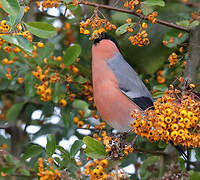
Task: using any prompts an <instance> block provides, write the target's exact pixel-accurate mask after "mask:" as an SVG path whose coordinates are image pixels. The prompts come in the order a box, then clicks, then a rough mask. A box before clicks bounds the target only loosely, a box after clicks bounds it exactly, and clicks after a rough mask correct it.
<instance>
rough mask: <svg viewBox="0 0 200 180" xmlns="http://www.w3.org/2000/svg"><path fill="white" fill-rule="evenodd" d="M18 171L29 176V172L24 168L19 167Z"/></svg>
mask: <svg viewBox="0 0 200 180" xmlns="http://www.w3.org/2000/svg"><path fill="white" fill-rule="evenodd" d="M19 171H20V173H21V174H22V175H24V176H30V172H29V171H28V170H27V169H25V168H20V169H19Z"/></svg>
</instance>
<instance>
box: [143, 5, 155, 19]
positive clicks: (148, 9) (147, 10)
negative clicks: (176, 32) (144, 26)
mask: <svg viewBox="0 0 200 180" xmlns="http://www.w3.org/2000/svg"><path fill="white" fill-rule="evenodd" d="M141 10H142V13H143V14H144V15H145V16H147V15H149V14H150V13H152V12H153V7H152V6H147V5H144V4H141Z"/></svg>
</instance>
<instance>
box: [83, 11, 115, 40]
mask: <svg viewBox="0 0 200 180" xmlns="http://www.w3.org/2000/svg"><path fill="white" fill-rule="evenodd" d="M88 26H90V27H91V31H93V32H92V33H91V32H90V30H89V29H88ZM112 29H116V26H115V25H113V24H111V23H110V22H109V21H108V20H107V19H105V18H103V19H101V18H100V17H99V16H98V15H97V14H96V15H95V17H92V18H90V19H87V20H86V21H85V22H80V33H82V34H86V35H88V34H90V33H91V38H90V39H91V40H93V39H96V38H98V37H99V34H101V33H102V32H106V30H109V31H111V30H112Z"/></svg>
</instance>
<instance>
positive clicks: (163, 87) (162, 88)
mask: <svg viewBox="0 0 200 180" xmlns="http://www.w3.org/2000/svg"><path fill="white" fill-rule="evenodd" d="M153 89H156V90H158V91H166V90H168V87H167V86H165V85H162V84H161V85H160V84H159V85H155V86H153Z"/></svg>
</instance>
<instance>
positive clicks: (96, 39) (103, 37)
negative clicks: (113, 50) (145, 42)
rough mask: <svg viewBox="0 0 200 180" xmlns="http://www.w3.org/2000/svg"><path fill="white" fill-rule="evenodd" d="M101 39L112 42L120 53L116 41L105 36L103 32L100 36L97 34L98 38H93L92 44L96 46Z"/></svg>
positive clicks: (107, 35)
mask: <svg viewBox="0 0 200 180" xmlns="http://www.w3.org/2000/svg"><path fill="white" fill-rule="evenodd" d="M103 39H108V40H110V41H112V42H113V43H115V45H116V46H117V48H118V49H119V51H120V52H121V50H120V48H119V44H118V43H117V41H116V40H115V39H114V38H113V37H112V36H111V35H109V34H107V33H105V32H102V33H101V34H99V35H98V38H95V39H94V40H93V43H94V44H95V45H96V44H98V43H99V42H100V41H101V40H103Z"/></svg>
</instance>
